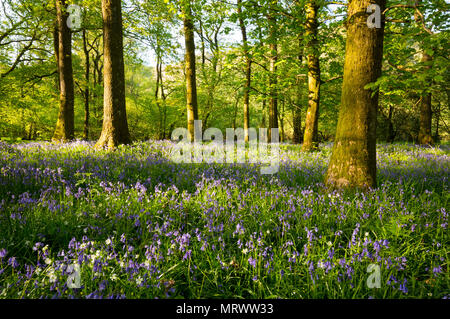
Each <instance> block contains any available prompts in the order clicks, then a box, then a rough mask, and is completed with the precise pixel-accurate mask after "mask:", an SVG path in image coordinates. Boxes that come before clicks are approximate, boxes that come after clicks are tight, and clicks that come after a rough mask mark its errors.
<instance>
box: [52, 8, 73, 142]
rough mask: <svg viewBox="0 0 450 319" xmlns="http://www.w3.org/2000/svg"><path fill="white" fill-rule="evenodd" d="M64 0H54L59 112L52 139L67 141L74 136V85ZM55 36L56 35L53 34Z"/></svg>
mask: <svg viewBox="0 0 450 319" xmlns="http://www.w3.org/2000/svg"><path fill="white" fill-rule="evenodd" d="M66 7H67V5H66V2H65V0H56V20H57V26H58V32H57V39H58V51H57V53H56V57H57V59H58V74H59V114H58V120H57V122H56V128H55V132H54V134H53V140H54V141H69V140H72V139H73V138H74V117H75V114H74V87H73V70H72V33H71V31H70V29H69V27H68V26H67V19H68V17H69V15H68V14H67V11H66ZM55 38H56V36H55Z"/></svg>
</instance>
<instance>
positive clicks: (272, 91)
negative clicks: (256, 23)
mask: <svg viewBox="0 0 450 319" xmlns="http://www.w3.org/2000/svg"><path fill="white" fill-rule="evenodd" d="M267 20H268V22H269V51H270V56H269V129H268V130H267V131H268V132H267V137H268V141H269V142H271V141H272V134H271V132H272V130H271V129H272V128H278V92H277V85H278V79H277V66H276V63H277V60H278V46H277V40H278V39H277V21H276V18H275V17H274V16H273V12H270V13H269V15H268V17H267Z"/></svg>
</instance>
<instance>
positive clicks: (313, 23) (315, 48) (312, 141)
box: [302, 0, 320, 151]
mask: <svg viewBox="0 0 450 319" xmlns="http://www.w3.org/2000/svg"><path fill="white" fill-rule="evenodd" d="M318 11H319V4H318V0H308V2H307V3H306V33H305V35H306V39H307V45H306V51H307V59H308V110H307V111H306V119H305V134H304V136H303V146H302V150H303V151H312V150H316V149H317V148H318V122H319V102H320V64H319V55H320V52H319V51H320V50H319V45H318V44H319V43H318V39H317V31H318V30H317V29H318V21H317V15H318Z"/></svg>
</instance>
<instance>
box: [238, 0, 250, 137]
mask: <svg viewBox="0 0 450 319" xmlns="http://www.w3.org/2000/svg"><path fill="white" fill-rule="evenodd" d="M237 13H238V15H239V26H240V28H241V33H242V45H243V49H244V56H245V85H244V141H245V142H248V129H249V127H250V110H249V100H250V86H251V76H252V61H251V59H250V54H249V48H248V41H247V29H246V27H245V22H244V18H243V17H242V1H241V0H237Z"/></svg>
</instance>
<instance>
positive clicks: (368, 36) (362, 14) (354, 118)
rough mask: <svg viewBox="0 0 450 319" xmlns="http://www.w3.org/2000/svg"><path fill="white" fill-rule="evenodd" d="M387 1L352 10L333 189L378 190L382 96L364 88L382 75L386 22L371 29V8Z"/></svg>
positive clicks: (355, 4) (361, 3)
mask: <svg viewBox="0 0 450 319" xmlns="http://www.w3.org/2000/svg"><path fill="white" fill-rule="evenodd" d="M370 4H377V5H379V6H380V8H381V12H383V10H384V9H385V6H386V0H353V1H351V2H350V4H349V7H348V17H349V18H348V28H347V41H346V47H345V48H346V51H345V64H344V79H343V84H342V97H341V107H340V111H339V120H338V125H337V129H336V138H335V142H334V145H333V151H332V155H331V159H330V163H329V166H328V171H327V174H326V179H325V183H326V185H327V186H328V187H330V188H359V189H368V188H372V187H376V123H377V108H378V94H375V95H373V96H372V92H371V90H367V89H364V87H365V86H366V85H367V84H369V83H372V82H375V81H376V80H377V78H378V77H379V76H380V75H381V62H382V57H383V34H384V19H383V21H382V25H381V28H372V29H370V28H369V27H368V26H367V22H366V21H367V18H368V15H369V14H368V13H366V10H367V7H368V6H369V5H370Z"/></svg>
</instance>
